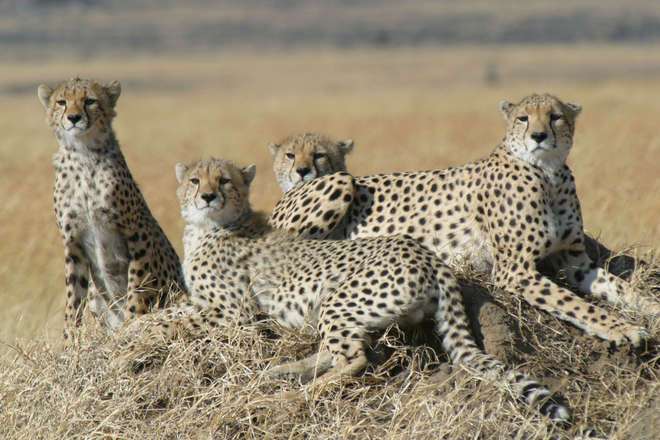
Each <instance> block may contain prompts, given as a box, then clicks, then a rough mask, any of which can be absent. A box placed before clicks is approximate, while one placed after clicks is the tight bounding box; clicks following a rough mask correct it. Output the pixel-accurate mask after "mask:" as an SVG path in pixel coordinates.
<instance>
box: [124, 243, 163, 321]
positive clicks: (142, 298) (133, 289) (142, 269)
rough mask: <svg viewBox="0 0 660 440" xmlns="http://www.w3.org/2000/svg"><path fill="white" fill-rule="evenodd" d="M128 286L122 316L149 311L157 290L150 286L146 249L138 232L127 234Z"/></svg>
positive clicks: (133, 316) (131, 315)
mask: <svg viewBox="0 0 660 440" xmlns="http://www.w3.org/2000/svg"><path fill="white" fill-rule="evenodd" d="M127 244H128V255H129V262H128V286H127V292H126V305H125V310H124V316H125V317H126V319H128V318H136V317H138V316H141V315H144V314H146V313H148V312H149V307H150V306H151V304H153V303H154V297H156V296H158V295H159V292H157V291H155V290H154V289H153V288H151V286H150V284H151V280H150V279H149V277H150V276H151V274H150V273H149V267H148V266H147V265H146V258H145V257H146V255H147V252H148V250H147V249H146V245H145V243H144V242H143V240H141V237H140V235H139V233H138V232H135V233H134V234H132V235H129V236H128V239H127Z"/></svg>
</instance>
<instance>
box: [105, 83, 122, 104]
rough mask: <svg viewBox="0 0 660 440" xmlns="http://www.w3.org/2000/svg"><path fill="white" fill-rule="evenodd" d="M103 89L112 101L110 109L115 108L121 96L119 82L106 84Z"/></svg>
mask: <svg viewBox="0 0 660 440" xmlns="http://www.w3.org/2000/svg"><path fill="white" fill-rule="evenodd" d="M103 88H104V89H105V93H107V94H108V98H109V99H110V107H112V108H114V107H115V105H116V104H117V100H118V99H119V95H121V84H120V83H119V81H112V82H111V83H108V84H106V85H105V86H104V87H103Z"/></svg>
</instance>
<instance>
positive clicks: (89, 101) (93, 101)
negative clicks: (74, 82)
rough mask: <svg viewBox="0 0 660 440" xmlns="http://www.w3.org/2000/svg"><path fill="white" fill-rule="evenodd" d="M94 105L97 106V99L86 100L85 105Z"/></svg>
mask: <svg viewBox="0 0 660 440" xmlns="http://www.w3.org/2000/svg"><path fill="white" fill-rule="evenodd" d="M94 104H96V99H94V98H87V99H85V105H94Z"/></svg>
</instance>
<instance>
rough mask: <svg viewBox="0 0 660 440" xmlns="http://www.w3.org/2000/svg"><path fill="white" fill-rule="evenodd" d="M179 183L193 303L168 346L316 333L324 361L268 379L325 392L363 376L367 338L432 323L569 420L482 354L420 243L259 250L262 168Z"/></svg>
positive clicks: (554, 415)
mask: <svg viewBox="0 0 660 440" xmlns="http://www.w3.org/2000/svg"><path fill="white" fill-rule="evenodd" d="M176 176H177V180H178V182H179V187H178V189H177V196H178V199H179V201H180V204H181V215H182V217H183V219H184V222H185V227H184V236H183V242H184V261H183V267H184V276H185V279H186V285H187V287H188V290H189V292H190V299H189V300H188V303H187V304H185V305H183V306H182V307H181V308H180V309H178V311H177V312H174V313H173V314H172V316H173V319H172V320H167V319H164V320H163V321H161V322H160V324H159V325H158V326H156V328H157V329H160V331H161V332H163V333H161V336H164V337H173V336H174V335H176V334H177V331H178V330H179V329H181V328H182V327H183V328H185V329H187V330H190V331H192V332H193V333H195V332H198V331H200V330H201V329H204V328H209V327H214V326H219V325H221V324H231V323H239V324H241V323H248V322H250V321H253V320H255V318H256V317H257V316H258V315H267V316H269V317H270V318H271V319H273V320H275V321H277V322H278V323H279V324H281V325H282V326H284V327H291V328H296V327H301V326H303V325H305V324H310V325H312V326H313V327H316V328H317V329H318V332H319V334H320V337H321V340H322V342H321V348H320V350H319V352H318V354H315V355H313V356H310V357H308V358H306V359H303V360H301V361H297V362H292V363H288V364H284V365H280V366H277V367H274V368H272V369H270V370H268V371H267V374H268V375H271V376H272V375H274V376H278V375H283V374H289V373H298V374H303V375H309V376H311V377H314V376H315V375H317V374H319V375H321V376H320V377H319V378H318V379H317V380H315V382H313V383H312V384H311V385H310V387H314V388H316V387H319V386H323V385H324V384H327V383H329V382H331V381H334V380H336V379H339V378H340V377H341V376H342V375H356V374H357V373H359V372H360V371H361V370H362V369H364V367H365V366H366V364H367V358H366V355H365V344H367V343H368V340H369V334H370V332H372V331H377V330H383V329H385V328H386V327H387V326H389V325H390V324H392V323H400V324H407V325H414V324H416V323H418V322H420V321H421V320H422V319H424V318H433V319H435V320H436V321H437V331H438V332H439V333H440V334H441V335H442V336H443V339H442V341H443V346H444V348H445V349H446V350H447V353H448V354H449V356H450V359H451V360H452V361H453V362H454V363H456V364H460V365H463V366H465V367H467V368H468V369H469V370H472V371H475V372H476V373H477V374H480V375H483V376H486V377H500V376H501V377H503V380H505V381H506V382H507V383H508V384H510V385H511V387H512V389H514V390H516V392H517V393H518V394H517V395H518V397H519V398H520V399H521V400H522V401H524V402H526V403H528V404H538V405H539V407H540V411H541V412H542V413H543V414H545V415H547V416H549V417H550V418H551V419H553V420H557V421H566V420H568V419H569V417H570V412H569V410H568V408H567V407H566V406H564V405H563V404H561V403H558V402H557V401H556V400H554V399H553V398H552V397H551V396H550V392H549V390H548V389H547V388H546V387H544V386H543V385H541V384H539V383H538V382H537V381H535V380H533V379H530V378H529V377H527V376H526V375H525V374H523V373H521V372H518V371H515V370H512V369H506V368H505V367H504V365H503V364H502V363H501V362H500V361H499V360H497V359H496V358H494V357H493V356H490V355H487V354H485V353H483V352H481V351H480V350H479V348H478V347H477V345H476V343H475V342H474V340H473V339H472V336H471V334H470V332H469V330H468V324H467V320H466V316H465V312H464V310H463V306H462V302H461V296H460V295H461V294H460V290H459V287H458V284H457V282H456V280H455V279H454V277H453V275H452V273H451V271H450V270H449V269H448V268H447V267H446V266H444V265H443V264H442V263H441V262H440V260H439V259H438V258H437V257H436V256H435V255H434V254H433V253H432V252H431V251H429V250H427V249H426V248H425V247H424V246H422V245H421V244H419V243H418V242H417V241H416V240H414V239H412V238H409V237H404V236H400V237H380V238H371V239H361V240H354V241H348V240H342V241H338V240H307V239H300V238H297V237H295V236H291V235H289V234H286V233H281V232H280V233H273V234H270V235H266V236H264V237H263V238H258V239H254V238H251V237H250V236H249V232H248V233H246V231H245V225H247V229H248V230H249V229H250V217H251V212H252V210H251V208H250V202H249V187H250V183H251V182H252V180H253V179H254V176H255V168H254V166H249V167H244V168H240V167H238V166H236V165H234V164H233V163H232V162H230V161H226V160H222V159H207V160H202V161H199V162H196V163H193V164H190V165H185V164H178V165H177V166H176ZM182 314H183V316H182Z"/></svg>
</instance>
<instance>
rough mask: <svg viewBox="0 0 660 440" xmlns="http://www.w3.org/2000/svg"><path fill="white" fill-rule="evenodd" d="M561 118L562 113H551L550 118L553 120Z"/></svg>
mask: <svg viewBox="0 0 660 440" xmlns="http://www.w3.org/2000/svg"><path fill="white" fill-rule="evenodd" d="M560 119H561V115H558V114H557V113H551V114H550V120H551V121H558V120H560Z"/></svg>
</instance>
